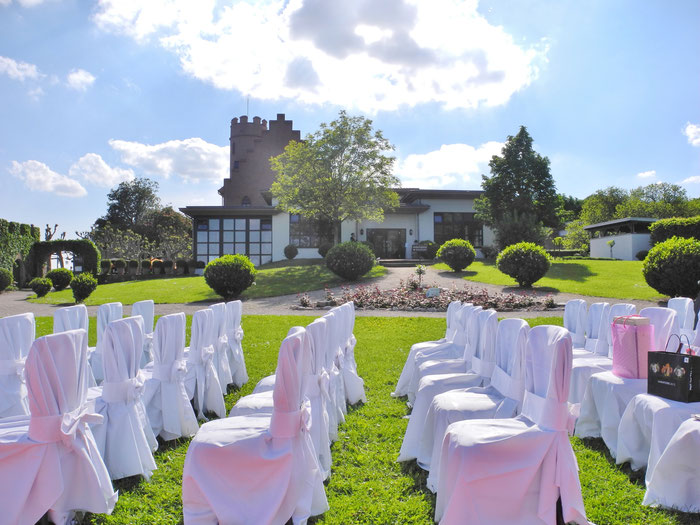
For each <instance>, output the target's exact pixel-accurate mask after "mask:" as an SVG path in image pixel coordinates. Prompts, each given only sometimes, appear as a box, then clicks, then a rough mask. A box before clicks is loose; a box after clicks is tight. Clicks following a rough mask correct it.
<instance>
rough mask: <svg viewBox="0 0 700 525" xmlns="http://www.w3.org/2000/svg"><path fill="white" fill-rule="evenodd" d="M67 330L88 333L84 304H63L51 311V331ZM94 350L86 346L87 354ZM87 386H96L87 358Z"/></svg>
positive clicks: (86, 313) (86, 311)
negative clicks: (61, 306)
mask: <svg viewBox="0 0 700 525" xmlns="http://www.w3.org/2000/svg"><path fill="white" fill-rule="evenodd" d="M68 330H85V332H86V333H87V334H90V319H89V317H88V310H87V307H86V306H85V305H84V304H76V305H73V306H64V307H63V308H58V309H56V311H55V312H54V313H53V333H54V334H58V333H60V332H67V331H68ZM94 351H95V348H94V347H92V348H91V347H89V346H88V356H90V355H91V354H92V353H93V352H94ZM88 386H89V387H94V386H97V381H95V374H94V373H93V371H92V365H91V364H90V360H89V359H88Z"/></svg>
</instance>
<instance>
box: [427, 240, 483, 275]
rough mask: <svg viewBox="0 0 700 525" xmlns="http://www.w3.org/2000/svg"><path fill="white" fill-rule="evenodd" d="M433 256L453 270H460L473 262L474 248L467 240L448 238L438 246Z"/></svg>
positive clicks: (474, 256)
mask: <svg viewBox="0 0 700 525" xmlns="http://www.w3.org/2000/svg"><path fill="white" fill-rule="evenodd" d="M435 256H436V257H437V258H438V259H440V260H441V261H442V262H444V263H445V264H446V265H447V266H449V267H450V268H451V269H452V271H453V272H461V271H462V270H464V269H465V268H466V267H467V266H469V265H470V264H471V263H473V262H474V259H475V258H476V250H475V249H474V247H473V246H472V243H470V242H469V241H465V240H464V239H450V240H449V241H446V242H445V243H444V244H443V245H442V246H440V249H439V250H438V251H437V253H436V254H435Z"/></svg>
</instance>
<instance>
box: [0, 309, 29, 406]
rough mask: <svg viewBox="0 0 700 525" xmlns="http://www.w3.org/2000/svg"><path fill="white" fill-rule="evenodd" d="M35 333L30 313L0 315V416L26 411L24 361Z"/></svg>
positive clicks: (27, 404) (27, 402)
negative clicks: (1, 316) (0, 316)
mask: <svg viewBox="0 0 700 525" xmlns="http://www.w3.org/2000/svg"><path fill="white" fill-rule="evenodd" d="M35 336H36V327H35V324H34V314H32V313H26V314H19V315H11V316H9V317H3V318H2V319H0V418H4V417H10V416H26V415H28V414H29V401H28V400H27V387H26V386H25V384H24V362H25V360H26V359H27V354H28V353H29V348H30V347H31V345H32V343H33V342H34V337H35Z"/></svg>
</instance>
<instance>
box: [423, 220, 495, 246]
mask: <svg viewBox="0 0 700 525" xmlns="http://www.w3.org/2000/svg"><path fill="white" fill-rule="evenodd" d="M433 225H434V236H435V237H434V238H435V243H436V244H438V245H441V244H442V243H444V242H445V241H449V240H450V239H466V240H468V241H469V242H470V243H472V245H473V246H474V247H476V248H479V247H481V246H483V245H484V228H483V225H482V224H481V222H480V221H478V220H476V219H475V218H474V214H473V213H448V212H439V213H435V214H434V215H433Z"/></svg>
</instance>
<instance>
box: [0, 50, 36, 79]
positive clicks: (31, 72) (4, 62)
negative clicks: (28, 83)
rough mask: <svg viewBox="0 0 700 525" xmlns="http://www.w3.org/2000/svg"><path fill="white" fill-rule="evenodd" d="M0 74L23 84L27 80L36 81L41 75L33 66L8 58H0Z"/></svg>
mask: <svg viewBox="0 0 700 525" xmlns="http://www.w3.org/2000/svg"><path fill="white" fill-rule="evenodd" d="M0 74H5V75H7V76H8V77H10V78H11V79H13V80H19V81H21V82H24V81H25V80H27V79H30V80H37V79H39V78H41V77H43V75H42V74H41V73H40V72H39V69H38V68H37V67H36V66H35V65H34V64H29V63H27V62H17V61H16V60H13V59H11V58H8V57H3V56H0Z"/></svg>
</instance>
